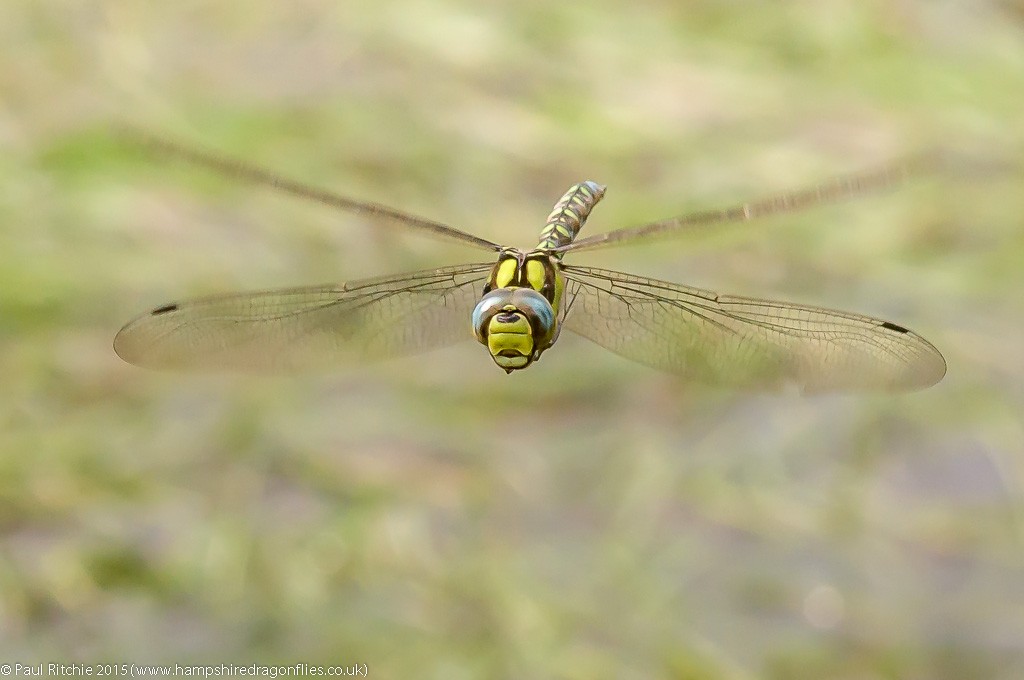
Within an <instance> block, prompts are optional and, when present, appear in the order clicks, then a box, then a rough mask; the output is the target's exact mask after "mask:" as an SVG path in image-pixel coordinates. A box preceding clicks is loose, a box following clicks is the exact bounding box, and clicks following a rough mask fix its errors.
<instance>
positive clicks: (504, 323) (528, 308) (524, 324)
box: [473, 287, 557, 373]
mask: <svg viewBox="0 0 1024 680" xmlns="http://www.w3.org/2000/svg"><path fill="white" fill-rule="evenodd" d="M556 331H557V327H556V325H555V312H554V310H553V309H552V307H551V303H550V302H548V300H547V298H545V297H544V296H543V295H541V294H540V293H538V292H537V291H535V290H533V289H532V288H518V287H513V288H496V289H494V290H492V291H491V292H489V293H487V294H486V295H484V296H483V298H481V299H480V302H479V303H478V304H477V306H476V309H474V310H473V333H474V334H475V335H476V339H477V340H479V341H480V342H481V343H482V344H484V345H487V349H488V351H489V352H490V353H491V358H492V359H494V363H496V364H497V365H498V367H499V368H502V369H504V370H505V372H506V373H511V372H512V371H515V370H518V369H520V368H526V367H527V366H529V365H530V364H531V363H533V362H534V361H536V360H537V358H538V357H539V356H540V354H541V352H543V351H544V350H546V349H547V348H548V347H550V346H551V343H552V342H554V339H555V335H556Z"/></svg>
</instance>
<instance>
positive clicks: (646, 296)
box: [114, 134, 946, 392]
mask: <svg viewBox="0 0 1024 680" xmlns="http://www.w3.org/2000/svg"><path fill="white" fill-rule="evenodd" d="M137 141H138V140H137ZM142 141H143V142H144V143H145V144H147V145H148V146H149V147H152V148H154V149H155V150H157V151H159V152H161V153H163V154H166V155H171V156H174V157H177V158H179V159H181V160H184V161H187V162H190V163H192V164H196V165H199V166H204V167H206V168H207V169H209V170H212V171H216V172H219V173H222V174H226V175H230V176H233V177H236V178H238V179H240V180H244V181H248V182H251V183H254V184H258V185H264V186H268V187H273V188H275V189H277V190H279V191H283V192H285V193H288V194H292V195H294V196H297V197H300V198H303V199H311V200H314V201H318V202H320V203H322V204H326V205H328V206H332V207H334V208H337V209H340V210H342V211H346V212H348V213H354V214H357V215H363V216H369V217H373V218H378V219H382V220H385V221H387V222H390V223H393V224H395V225H398V226H400V227H403V228H406V229H410V230H415V231H420V232H426V233H429V234H433V235H435V236H439V237H442V238H444V239H448V240H450V241H454V242H458V243H461V244H463V245H466V246H470V247H473V248H476V249H478V250H483V251H488V252H490V253H491V255H490V256H489V258H488V259H487V260H483V261H480V262H474V263H470V264H462V265H457V266H448V267H439V268H434V269H426V270H421V271H414V272H408V273H403V274H397V275H388V276H382V277H376V278H369V279H362V280H356V281H349V282H346V283H328V284H325V285H316V286H303V287H297V288H283V289H275V290H263V291H254V292H243V293H230V294H221V295H214V296H211V297H201V298H195V299H186V300H180V301H177V302H170V303H167V304H162V305H160V306H158V307H155V308H153V309H151V310H149V311H147V312H145V313H143V314H141V315H139V316H138V317H136V318H135V319H133V320H131V321H129V322H128V323H127V324H126V325H125V326H124V327H123V328H122V329H121V330H120V332H119V333H117V336H116V337H115V339H114V350H115V352H116V353H117V355H118V356H120V357H121V358H122V359H123V360H124V361H126V362H128V363H131V364H135V365H138V366H142V367H148V368H157V369H173V370H202V371H208V370H216V369H255V370H260V369H270V370H274V369H284V370H302V369H306V370H309V369H322V368H327V367H332V366H337V365H340V364H344V363H345V362H350V361H356V362H361V361H368V360H378V359H387V358H392V357H399V356H406V355H414V354H420V353H423V352H426V351H428V350H432V349H435V348H440V347H443V346H447V345H450V344H453V343H456V342H458V341H461V340H468V339H469V338H475V339H476V340H477V341H478V342H479V343H481V344H483V345H484V346H485V347H486V349H487V352H488V354H489V355H490V357H491V359H492V360H493V362H494V363H495V364H496V365H497V366H498V367H499V368H501V369H502V370H504V371H505V372H507V373H513V372H515V371H519V370H523V369H526V368H528V367H530V366H532V365H533V364H535V363H536V362H537V360H538V359H540V357H541V355H543V354H544V353H545V352H547V350H549V349H551V348H552V347H553V346H554V345H555V343H556V341H557V340H558V338H559V336H560V334H561V332H562V331H563V330H567V331H570V332H571V333H574V334H576V335H579V336H582V337H584V338H586V339H588V340H590V341H592V342H594V343H596V344H598V345H600V346H602V347H604V348H606V349H608V350H610V351H612V352H614V353H616V354H618V355H621V356H623V357H625V358H627V359H631V360H633V361H635V362H638V363H640V364H645V365H647V366H649V367H652V368H654V369H657V370H661V371H666V372H669V373H672V374H676V375H678V376H680V377H681V378H683V379H686V380H689V381H693V382H697V383H703V384H710V385H718V386H728V387H733V388H738V389H744V388H747V389H769V390H771V389H779V388H783V387H785V386H788V385H793V386H796V387H797V388H798V389H800V390H801V391H804V392H823V391H851V390H873V391H889V392H896V391H909V390H917V389H923V388H925V387H929V386H931V385H934V384H935V383H937V382H938V381H939V380H941V379H942V377H943V375H944V374H945V372H946V362H945V360H944V359H943V357H942V354H941V353H940V352H939V351H938V350H937V349H936V348H935V347H934V346H933V345H932V344H931V343H929V342H928V341H927V340H925V339H924V338H923V337H921V336H920V335H918V334H917V333H915V332H913V331H911V330H909V329H908V328H906V327H904V326H902V325H900V324H896V323H893V322H891V321H886V320H882V319H878V318H875V317H872V316H866V315H863V314H856V313H853V312H844V311H838V310H833V309H826V308H824V307H817V306H812V305H806V304H800V303H794V302H782V301H778V300H770V299H762V298H757V297H745V296H738V295H723V294H719V293H716V292H713V291H710V290H704V289H701V288H695V287H691V286H687V285H682V284H678V283H671V282H668V281H662V280H658V279H654V278H649V277H645V276H639V275H636V274H627V273H623V272H618V271H611V270H608V269H601V268H596V267H588V266H583V265H576V264H568V263H566V262H564V261H563V260H564V258H565V256H566V255H569V254H574V253H576V252H583V251H588V250H592V249H596V248H600V247H605V246H612V245H624V244H628V243H636V242H641V241H647V240H650V239H653V238H655V237H659V236H665V235H668V234H673V233H677V232H682V231H684V230H687V229H691V228H694V227H703V226H709V225H719V224H724V223H730V222H744V221H748V220H753V219H755V218H763V217H767V216H770V215H779V214H785V213H794V212H796V211H799V210H805V209H807V208H810V207H812V206H817V205H823V204H827V203H831V202H836V201H839V200H842V199H845V198H851V197H854V196H857V195H860V194H864V193H867V192H871V191H876V190H881V189H886V188H890V187H892V186H895V185H896V184H897V183H899V182H900V181H902V180H903V179H905V178H906V177H907V176H908V175H910V174H912V173H914V172H915V171H916V169H917V168H916V166H915V162H913V161H910V162H904V163H899V164H893V165H890V166H885V167H882V168H878V169H874V170H871V171H868V172H863V173H859V174H850V175H845V176H840V177H837V178H835V179H833V180H830V181H827V182H825V183H822V184H818V185H816V186H812V187H810V188H806V189H802V190H796V191H791V192H788V193H782V194H777V195H772V196H768V197H766V198H762V199H758V200H753V201H749V202H746V203H743V204H740V205H737V206H734V207H729V208H725V209H720V210H708V211H703V212H696V213H691V214H686V215H682V216H678V217H673V218H669V219H665V220H659V221H656V222H651V223H647V224H642V225H639V226H632V227H625V228H620V229H616V230H613V231H609V232H607V233H603V234H599V235H595V236H589V237H586V238H578V236H579V233H580V230H581V229H582V227H583V225H584V223H585V222H586V221H587V218H588V216H589V215H590V213H591V211H592V209H593V208H594V206H595V205H596V204H597V203H598V201H600V200H601V198H602V197H603V196H604V193H605V187H604V186H603V185H601V184H598V183H597V182H593V181H584V182H580V183H577V184H574V185H572V186H571V187H570V188H569V190H568V191H566V192H565V193H564V194H563V195H562V197H561V198H560V199H558V201H557V202H556V203H555V206H554V209H553V210H552V211H551V214H550V215H549V216H548V218H547V220H546V222H545V224H544V226H543V228H542V229H541V232H540V240H539V242H538V243H537V245H536V247H534V248H532V249H529V250H522V249H519V248H514V247H508V246H504V245H501V244H498V243H494V242H492V241H490V240H488V239H485V238H482V237H480V236H476V235H473V234H471V233H468V232H466V231H462V230H460V229H457V228H455V227H453V226H450V225H448V224H444V223H442V222H437V221H434V220H430V219H426V218H423V217H419V216H416V215H412V214H409V213H406V212H403V211H400V210H397V209H395V208H392V207H389V206H386V205H382V204H378V203H372V202H367V201H360V200H355V199H352V198H349V197H346V196H343V195H340V194H337V193H334V192H330V191H326V190H323V189H319V188H316V187H313V186H309V185H306V184H303V183H301V182H297V181H294V180H291V179H287V178H285V177H282V176H279V175H277V174H274V173H272V172H269V171H267V170H264V169H262V168H259V167H257V166H255V165H251V164H249V163H246V162H243V161H238V160H234V159H230V158H227V157H224V156H221V155H218V154H216V153H214V152H210V151H205V150H200V149H195V148H191V147H188V146H186V145H184V144H180V143H177V142H173V141H169V140H166V139H162V138H157V137H153V136H151V135H148V134H147V135H145V137H144V139H143V140H142Z"/></svg>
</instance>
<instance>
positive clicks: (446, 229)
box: [115, 124, 501, 252]
mask: <svg viewBox="0 0 1024 680" xmlns="http://www.w3.org/2000/svg"><path fill="white" fill-rule="evenodd" d="M115 129H116V130H117V131H118V132H119V133H120V134H121V136H123V137H124V138H125V139H127V140H130V141H132V142H135V143H137V144H140V145H142V146H145V147H147V148H150V149H152V150H153V151H156V152H158V153H162V154H166V155H168V156H173V157H176V158H179V159H181V160H183V161H186V162H188V163H193V164H195V165H198V166H201V167H205V168H207V169H209V170H212V171H214V172H219V173H221V174H222V175H226V176H228V177H235V178H237V179H240V180H244V181H247V182H251V183H253V184H262V185H264V186H268V187H271V188H273V189H276V190H277V191H281V192H284V193H287V194H291V195H293V196H298V197H299V198H305V199H309V200H312V201H317V202H318V203H322V204H324V205H327V206H330V207H332V208H337V209H338V210H344V211H345V212H349V213H354V214H357V215H369V216H371V217H379V218H383V219H385V220H388V221H390V222H392V223H393V224H401V225H404V226H406V227H409V228H411V229H419V230H421V231H425V232H427V233H430V234H433V235H435V236H440V237H443V238H446V239H449V240H452V241H457V242H459V243H462V244H467V245H471V246H475V247H477V248H482V249H483V250H491V251H494V252H498V251H500V250H501V246H500V245H499V244H497V243H494V242H493V241H488V240H487V239H485V238H482V237H480V236H474V235H473V234H469V233H466V232H464V231H462V230H460V229H456V228H455V227H452V226H449V225H447V224H443V223H441V222H436V221H434V220H428V219H426V218H423V217H417V216H416V215H412V214H410V213H407V212H402V211H401V210H397V209H396V208H392V207H390V206H386V205H381V204H380V203H370V202H369V201H357V200H355V199H353V198H348V197H347V196H342V195H341V194H336V193H334V192H331V191H327V190H325V189H320V188H317V187H314V186H310V185H308V184H303V183H302V182H297V181H295V180H293V179H288V178H287V177H282V176H281V175H277V174H274V173H272V172H270V171H268V170H264V169H263V168H259V167H257V166H255V165H251V164H249V163H246V162H244V161H240V160H236V159H234V158H228V157H226V156H221V155H218V154H215V153H211V152H209V151H203V150H202V149H198V148H194V147H190V146H186V145H184V144H179V143H177V142H173V141H171V140H169V139H164V138H162V137H158V136H156V135H152V134H150V133H148V132H144V131H143V130H140V129H139V128H136V127H134V126H132V125H127V124H121V125H117V126H116V128H115Z"/></svg>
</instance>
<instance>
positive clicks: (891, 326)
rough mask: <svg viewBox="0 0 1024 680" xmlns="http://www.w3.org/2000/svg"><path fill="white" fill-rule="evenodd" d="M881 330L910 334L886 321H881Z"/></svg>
mask: <svg viewBox="0 0 1024 680" xmlns="http://www.w3.org/2000/svg"><path fill="white" fill-rule="evenodd" d="M882 328H888V329H889V330H891V331H896V332H897V333H909V332H910V331H909V330H907V329H906V328H904V327H903V326H897V325H896V324H894V323H889V322H888V321H883V322H882Z"/></svg>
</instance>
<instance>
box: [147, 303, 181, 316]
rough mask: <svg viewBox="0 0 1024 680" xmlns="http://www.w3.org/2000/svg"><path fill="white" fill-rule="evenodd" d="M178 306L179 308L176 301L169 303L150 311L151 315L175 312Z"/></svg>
mask: <svg viewBox="0 0 1024 680" xmlns="http://www.w3.org/2000/svg"><path fill="white" fill-rule="evenodd" d="M177 308H178V305H177V304H174V303H172V304H169V305H164V306H163V307H157V308H156V309H154V310H153V311H152V312H150V315H152V316H159V315H161V314H166V313H167V312H173V311H174V310H176V309H177Z"/></svg>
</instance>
